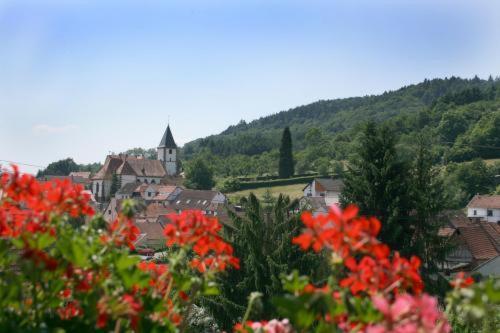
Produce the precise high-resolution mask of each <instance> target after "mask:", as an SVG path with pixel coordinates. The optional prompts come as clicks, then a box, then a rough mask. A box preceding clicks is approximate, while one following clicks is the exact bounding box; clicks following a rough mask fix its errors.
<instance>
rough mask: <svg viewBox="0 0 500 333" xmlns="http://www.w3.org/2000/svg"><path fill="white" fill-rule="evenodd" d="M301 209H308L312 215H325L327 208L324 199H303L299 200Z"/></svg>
mask: <svg viewBox="0 0 500 333" xmlns="http://www.w3.org/2000/svg"><path fill="white" fill-rule="evenodd" d="M301 204H302V207H304V208H305V209H308V210H309V209H310V210H311V211H312V212H313V213H326V212H328V206H327V204H326V201H325V198H324V197H303V198H302V199H301Z"/></svg>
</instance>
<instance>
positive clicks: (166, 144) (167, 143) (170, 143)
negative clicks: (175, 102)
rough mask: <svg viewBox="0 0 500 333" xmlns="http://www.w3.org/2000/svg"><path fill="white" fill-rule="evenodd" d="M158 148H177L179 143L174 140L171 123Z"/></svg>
mask: <svg viewBox="0 0 500 333" xmlns="http://www.w3.org/2000/svg"><path fill="white" fill-rule="evenodd" d="M158 148H174V149H175V148H177V145H176V144H175V141H174V137H173V135H172V131H170V124H169V125H167V129H166V130H165V133H164V134H163V137H162V138H161V142H160V145H159V146H158Z"/></svg>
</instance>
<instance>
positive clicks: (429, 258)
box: [410, 134, 449, 286]
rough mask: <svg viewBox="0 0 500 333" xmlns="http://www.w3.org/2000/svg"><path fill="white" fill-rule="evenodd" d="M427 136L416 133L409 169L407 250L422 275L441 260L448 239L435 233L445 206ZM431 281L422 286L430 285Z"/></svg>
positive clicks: (433, 268)
mask: <svg viewBox="0 0 500 333" xmlns="http://www.w3.org/2000/svg"><path fill="white" fill-rule="evenodd" d="M430 146H431V145H430V142H429V139H428V137H426V136H425V135H423V134H422V135H420V136H419V137H418V138H417V146H416V150H415V152H414V157H415V158H414V162H413V166H412V170H411V187H410V189H411V197H412V201H413V202H412V206H413V207H414V209H413V214H412V216H411V217H412V219H413V223H412V224H413V237H412V239H411V244H410V249H411V252H412V254H415V255H417V256H418V257H419V258H420V259H422V261H423V265H422V268H423V276H424V278H426V277H428V276H429V275H430V274H433V273H436V272H437V270H438V264H439V263H440V262H442V261H444V259H445V256H446V254H447V252H448V250H449V244H448V243H449V242H447V240H446V239H445V238H443V237H440V236H438V230H439V228H440V227H441V226H442V223H443V221H444V219H442V218H440V213H441V212H442V211H443V209H444V207H445V205H446V202H445V200H446V198H445V194H444V185H443V181H442V179H441V177H440V175H439V169H438V168H436V167H435V166H434V165H433V163H432V162H433V161H432V153H431V151H430ZM430 282H431V281H427V283H426V285H427V286H430V285H432V283H430Z"/></svg>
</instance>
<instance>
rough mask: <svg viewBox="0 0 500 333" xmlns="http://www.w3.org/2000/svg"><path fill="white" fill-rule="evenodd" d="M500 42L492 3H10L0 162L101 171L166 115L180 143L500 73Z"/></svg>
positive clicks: (1, 32)
mask: <svg viewBox="0 0 500 333" xmlns="http://www.w3.org/2000/svg"><path fill="white" fill-rule="evenodd" d="M499 42H500V2H497V1H493V0H492V1H482V0H479V1H478V0H475V1H460V0H453V1H452V0H450V1H444V0H443V1H439V0H434V1H430V0H429V1H428V0H415V1H410V0H408V1H407V0H399V1H395V0H393V1H376V0H365V1H361V0H359V1H356V0H351V1H334V0H330V1H314V0H304V1H293V0H287V1H272V0H267V1H235V0H231V1H230V0H227V1H224V0H220V1H208V0H204V1H202V0H200V1H192V0H183V1H168V0H164V1H147V0H143V1H139V0H137V1H126V0H125V1H124V0H121V1H112V0H107V1H102V0H97V1H84V0H68V1H62V0H52V1H49V0H48V1H43V0H32V1H26V0H16V1H9V0H7V1H5V0H0V113H1V118H0V119H1V120H0V160H12V161H17V162H24V163H28V164H34V165H41V166H45V165H47V164H48V163H50V162H51V161H54V160H58V159H61V158H65V157H73V158H74V159H75V160H76V161H77V162H79V163H87V162H92V161H103V160H104V158H105V155H106V154H107V153H108V152H109V151H113V152H120V151H123V150H125V149H127V148H131V147H155V146H156V145H157V144H158V143H159V141H160V139H161V135H162V134H163V131H164V129H165V127H166V125H167V122H168V117H169V116H170V124H171V126H172V130H173V134H174V137H175V139H176V140H177V141H178V142H179V143H181V144H182V143H185V142H187V141H190V140H193V139H196V138H199V137H203V136H207V135H210V134H215V133H218V132H220V131H222V130H223V129H225V128H226V127H227V126H229V125H231V124H234V123H237V122H238V121H239V120H240V119H245V120H247V121H249V120H253V119H255V118H258V117H260V116H264V115H268V114H271V113H275V112H278V111H281V110H285V109H288V108H291V107H294V106H298V105H302V104H307V103H310V102H314V101H316V100H318V99H330V98H338V97H349V96H359V95H366V94H377V93H381V92H383V91H385V90H391V89H397V88H399V87H401V86H403V85H406V84H411V83H417V82H420V81H422V80H423V79H424V78H435V77H445V76H451V75H456V76H462V77H472V76H474V75H476V74H477V75H479V76H480V77H487V76H488V75H490V74H492V75H493V76H496V75H500V43H499ZM0 163H1V162H0ZM23 169H24V170H26V171H33V169H34V168H29V167H24V168H23Z"/></svg>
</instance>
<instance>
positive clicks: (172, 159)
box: [158, 125, 178, 176]
mask: <svg viewBox="0 0 500 333" xmlns="http://www.w3.org/2000/svg"><path fill="white" fill-rule="evenodd" d="M158 159H159V160H160V161H161V162H162V164H163V166H164V167H165V171H167V175H169V176H177V173H178V169H177V165H178V164H177V145H176V144H175V141H174V137H173V136H172V131H170V125H167V129H166V131H165V133H164V134H163V137H162V138H161V142H160V145H159V146H158Z"/></svg>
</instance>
